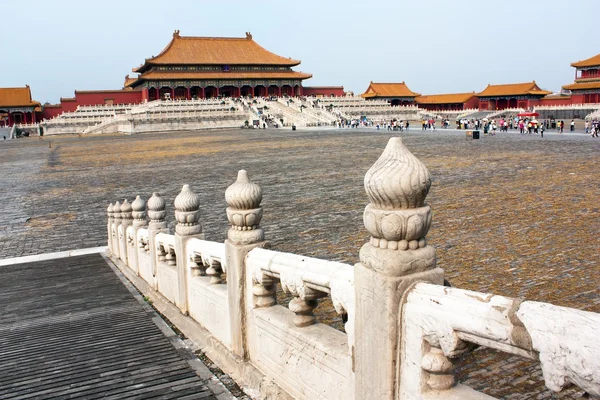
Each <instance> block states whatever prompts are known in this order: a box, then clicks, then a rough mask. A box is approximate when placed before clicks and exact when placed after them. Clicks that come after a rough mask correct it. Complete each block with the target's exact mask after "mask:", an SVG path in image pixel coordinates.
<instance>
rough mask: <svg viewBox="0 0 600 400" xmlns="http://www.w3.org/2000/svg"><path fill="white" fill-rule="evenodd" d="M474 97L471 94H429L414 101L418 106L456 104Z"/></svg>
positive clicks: (473, 94) (473, 93)
mask: <svg viewBox="0 0 600 400" xmlns="http://www.w3.org/2000/svg"><path fill="white" fill-rule="evenodd" d="M474 96H475V92H472V93H448V94H430V95H425V96H419V97H417V98H416V99H415V101H416V102H417V103H418V104H456V103H466V102H467V101H469V100H470V99H472V98H473V97H474Z"/></svg>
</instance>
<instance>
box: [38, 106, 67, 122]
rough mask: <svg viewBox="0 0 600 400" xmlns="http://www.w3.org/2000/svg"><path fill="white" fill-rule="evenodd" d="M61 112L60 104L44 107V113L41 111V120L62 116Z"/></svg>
mask: <svg viewBox="0 0 600 400" xmlns="http://www.w3.org/2000/svg"><path fill="white" fill-rule="evenodd" d="M62 112H63V109H62V106H61V105H60V104H59V105H51V106H44V111H42V118H43V119H51V118H54V117H56V116H57V115H59V114H62Z"/></svg>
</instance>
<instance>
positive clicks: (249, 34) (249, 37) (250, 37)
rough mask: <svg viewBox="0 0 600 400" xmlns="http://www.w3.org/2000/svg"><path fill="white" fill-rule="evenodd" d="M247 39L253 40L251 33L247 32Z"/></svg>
mask: <svg viewBox="0 0 600 400" xmlns="http://www.w3.org/2000/svg"><path fill="white" fill-rule="evenodd" d="M246 39H248V40H252V34H251V33H250V32H246Z"/></svg>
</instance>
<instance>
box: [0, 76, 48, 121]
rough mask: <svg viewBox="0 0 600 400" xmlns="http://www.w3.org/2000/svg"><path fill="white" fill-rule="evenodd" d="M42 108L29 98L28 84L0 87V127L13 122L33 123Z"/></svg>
mask: <svg viewBox="0 0 600 400" xmlns="http://www.w3.org/2000/svg"><path fill="white" fill-rule="evenodd" d="M41 112H42V108H41V105H40V103H39V102H37V101H35V100H33V99H32V98H31V89H30V88H29V85H25V87H14V88H0V127H1V126H13V125H14V124H35V123H36V121H37V120H39V115H36V114H41Z"/></svg>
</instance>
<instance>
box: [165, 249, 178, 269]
mask: <svg viewBox="0 0 600 400" xmlns="http://www.w3.org/2000/svg"><path fill="white" fill-rule="evenodd" d="M165 261H166V262H167V265H171V266H175V265H177V256H176V255H175V250H174V249H171V248H169V249H168V250H167V255H166V256H165Z"/></svg>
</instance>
